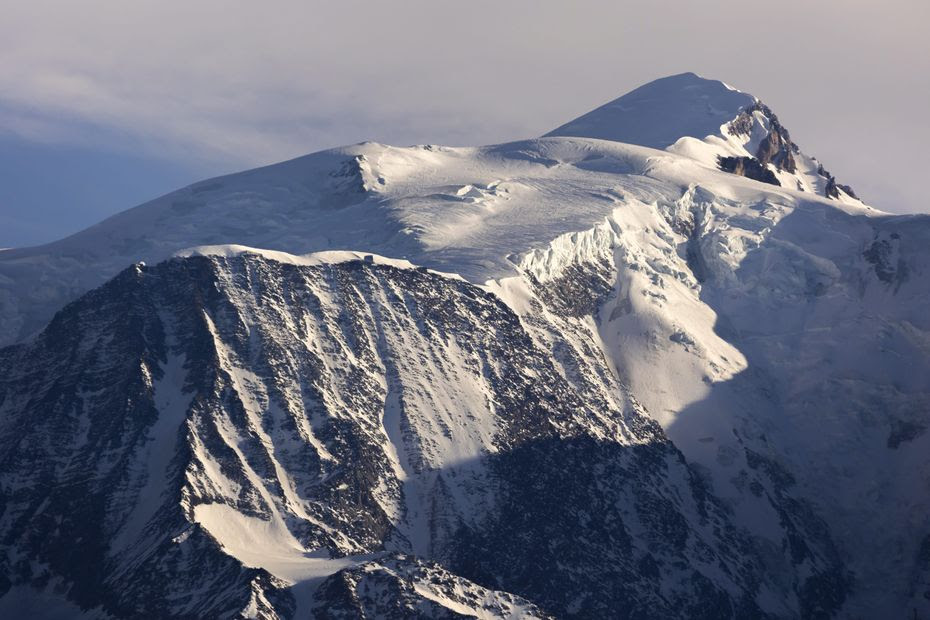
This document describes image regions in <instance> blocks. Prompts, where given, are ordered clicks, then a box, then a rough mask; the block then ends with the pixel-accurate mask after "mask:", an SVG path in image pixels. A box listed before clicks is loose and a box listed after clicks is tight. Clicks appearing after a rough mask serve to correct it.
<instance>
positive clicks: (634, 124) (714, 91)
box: [546, 73, 756, 149]
mask: <svg viewBox="0 0 930 620" xmlns="http://www.w3.org/2000/svg"><path fill="white" fill-rule="evenodd" d="M755 103H756V98H755V97H753V96H752V95H748V94H746V93H743V92H740V91H738V90H736V89H735V88H732V87H730V86H727V85H726V84H724V83H723V82H720V81H718V80H709V79H706V78H702V77H700V76H699V75H696V74H694V73H681V74H679V75H672V76H669V77H665V78H660V79H658V80H655V81H654V82H649V83H648V84H644V85H643V86H640V87H639V88H637V89H635V90H632V91H630V92H629V93H627V94H625V95H623V96H622V97H619V98H617V99H614V100H613V101H611V102H610V103H606V104H604V105H602V106H601V107H599V108H596V109H594V110H592V111H591V112H588V113H587V114H584V115H582V116H579V117H578V118H576V119H575V120H573V121H569V122H567V123H565V124H564V125H562V126H561V127H558V128H556V129H553V130H552V131H550V132H549V133H547V134H546V136H578V137H583V138H597V139H599V140H612V141H614V142H626V143H629V144H640V145H642V146H648V147H652V148H654V149H664V148H668V147H669V146H671V145H673V144H675V142H677V141H678V140H679V139H680V138H683V137H685V136H690V137H692V138H704V137H705V136H710V135H715V134H719V133H720V128H721V127H722V126H724V125H726V124H727V123H729V122H731V121H732V120H733V119H735V118H736V117H737V116H738V115H739V113H740V112H741V111H743V110H747V109H749V108H750V107H752V105H753V104H755Z"/></svg>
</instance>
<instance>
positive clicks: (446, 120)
mask: <svg viewBox="0 0 930 620" xmlns="http://www.w3.org/2000/svg"><path fill="white" fill-rule="evenodd" d="M7 4H8V6H5V7H4V17H3V19H2V20H0V247H3V246H22V245H31V244H37V243H41V242H45V241H51V240H53V239H56V238H59V237H61V236H63V235H66V234H69V233H72V232H75V231H77V230H79V229H81V228H83V227H86V226H89V225H91V224H93V223H95V222H96V221H99V220H100V219H102V218H103V217H106V216H107V215H110V214H112V213H115V212H117V211H120V210H123V209H125V208H129V207H131V206H134V205H135V204H138V203H140V202H142V201H145V200H147V199H150V198H154V197H156V196H158V195H160V194H162V193H165V192H168V191H170V190H172V189H175V188H177V187H179V186H181V185H184V184H187V183H189V182H192V181H194V180H197V179H200V178H203V177H206V176H211V175H215V174H220V173H226V172H232V171H235V170H240V169H245V168H249V167H254V166H258V165H262V164H267V163H272V162H274V161H279V160H283V159H288V158H291V157H295V156H297V155H300V154H304V153H308V152H312V151H315V150H319V149H323V148H327V147H331V146H338V145H341V144H349V143H353V142H359V141H362V140H376V141H380V142H387V143H393V144H416V143H437V144H455V145H462V144H485V143H494V142H502V141H506V140H511V139H518V138H524V137H530V136H535V135H540V134H542V133H545V132H546V131H548V130H550V129H552V128H554V127H556V126H558V125H561V124H562V123H564V122H566V121H568V120H570V119H572V118H574V117H576V116H578V115H580V114H582V113H584V112H586V111H588V110H590V109H592V108H594V107H597V106H598V105H600V104H602V103H604V102H605V101H608V100H610V99H613V98H615V97H617V96H619V95H621V94H623V93H624V92H627V91H629V90H631V89H633V88H635V87H636V86H638V85H640V84H642V83H644V82H648V81H650V80H652V79H655V78H657V77H661V76H665V75H670V74H674V73H680V72H683V71H695V72H697V73H700V74H702V75H705V76H706V77H712V78H716V79H721V80H724V81H725V82H727V83H729V84H732V85H733V86H735V87H737V88H740V89H741V90H744V91H747V92H750V93H753V94H755V95H757V96H759V97H761V98H762V99H763V100H764V101H766V103H768V104H769V105H770V106H771V107H772V108H773V109H774V110H775V111H776V112H777V113H778V114H779V117H780V118H781V120H782V122H783V123H784V124H785V125H786V126H787V127H788V128H789V129H790V130H791V132H792V137H793V138H794V139H795V141H796V142H798V143H799V144H800V145H801V147H802V148H803V149H804V150H805V151H806V152H808V153H811V154H813V155H815V156H817V157H818V158H819V159H820V160H821V161H823V162H824V164H825V165H826V166H827V168H828V169H830V170H831V172H833V173H834V174H836V175H837V177H838V178H839V179H840V181H841V182H845V183H849V184H851V185H852V186H853V187H854V188H855V189H856V190H857V191H858V192H859V193H860V194H861V195H863V196H864V197H865V198H866V199H867V200H868V201H869V202H871V203H872V204H874V205H875V206H877V207H879V208H882V209H885V210H889V211H897V212H914V211H928V210H930V206H928V205H927V202H926V199H925V194H926V191H925V189H924V179H923V177H924V176H925V172H924V169H925V167H926V155H925V153H926V144H928V143H930V120H928V117H927V116H926V114H924V112H923V111H924V110H927V109H930V79H927V76H928V75H930V43H928V38H927V37H926V36H925V33H924V32H923V29H924V27H925V24H926V23H928V21H930V4H928V3H920V2H913V1H912V0H888V1H886V2H883V3H874V2H865V1H862V0H824V1H823V2H817V3H811V2H801V1H799V0H782V1H781V2H779V3H777V4H774V5H773V4H770V3H769V4H764V3H763V4H752V3H746V2H731V1H729V0H727V1H723V0H706V1H704V2H700V3H697V2H683V1H672V0H655V1H652V2H648V3H647V2H622V3H617V2H607V1H603V2H594V1H590V0H579V1H578V2H573V3H556V2H545V1H529V0H512V1H510V2H506V3H500V2H489V1H486V0H476V1H475V2H472V3H469V4H468V5H460V4H457V3H447V2H435V1H433V0H430V1H425V0H409V1H399V2H393V3H372V2H362V1H360V0H345V1H342V2H338V3H333V2H314V1H309V2H308V1H303V2H297V1H292V0H280V1H278V2H276V3H274V5H267V4H263V3H249V2H240V1H238V0H200V1H199V2H197V3H181V2H178V1H176V0H162V1H160V2H155V1H153V0H138V1H136V2H132V3H125V2H117V1H116V0H87V1H86V2H81V3H61V2H56V1H54V0H30V2H21V3H7Z"/></svg>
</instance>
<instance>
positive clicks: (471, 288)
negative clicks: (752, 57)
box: [0, 74, 930, 618]
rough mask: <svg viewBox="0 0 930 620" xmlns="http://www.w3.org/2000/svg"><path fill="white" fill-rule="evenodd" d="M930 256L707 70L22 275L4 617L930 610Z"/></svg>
mask: <svg viewBox="0 0 930 620" xmlns="http://www.w3.org/2000/svg"><path fill="white" fill-rule="evenodd" d="M818 171H819V172H818ZM928 248H930V217H927V216H891V215H888V214H885V213H882V212H880V211H877V210H875V209H872V208H871V207H868V206H866V205H863V204H862V203H861V202H859V201H858V200H857V199H856V198H855V197H854V194H853V193H852V191H851V190H849V189H844V186H840V185H839V184H837V183H836V182H835V180H834V179H833V178H832V177H830V176H829V175H828V174H827V173H825V172H823V169H822V167H821V166H819V165H818V164H817V162H816V160H813V159H812V158H810V157H808V156H806V155H804V154H803V153H802V152H801V151H800V149H799V148H798V147H797V146H796V145H795V144H794V142H792V141H791V138H790V137H789V134H788V131H787V130H786V129H785V128H784V127H783V126H782V125H781V124H780V122H779V121H778V119H777V117H776V116H775V114H774V113H772V111H771V110H770V109H769V108H768V107H767V106H765V104H764V103H762V102H761V101H759V100H758V99H756V98H755V97H752V96H751V95H747V94H744V93H740V92H739V91H736V90H734V89H732V88H730V87H728V86H726V85H725V84H723V83H721V82H716V81H712V80H705V79H703V78H699V77H697V76H695V75H693V74H684V75H680V76H673V77H671V78H665V79H662V80H658V81H656V82H653V83H652V84H648V85H646V86H643V87H641V88H640V89H637V90H636V91H633V92H632V93H630V94H628V95H625V96H624V97H621V98H620V99H618V100H616V101H614V102H612V103H610V104H607V105H606V106H603V107H602V108H598V109H597V110H595V111H593V112H591V113H589V114H587V115H585V116H582V117H580V118H579V119H577V120H575V121H572V122H570V123H568V124H566V125H563V126H562V127H560V128H559V129H557V130H555V131H553V132H552V133H551V134H549V136H547V137H544V138H540V139H537V140H529V141H524V142H517V143H510V144H504V145H496V146H489V147H480V148H447V147H437V146H415V147H407V148H398V147H390V146H385V145H380V144H372V143H365V144H360V145H356V146H352V147H344V148H341V149H334V150H330V151H324V152H321V153H316V154H313V155H308V156H306V157H302V158H299V159H296V160H292V161H289V162H284V163H281V164H276V165H274V166H269V167H267V168H262V169H257V170H252V171H248V172H243V173H239V174H235V175H230V176H227V177H221V178H218V179H213V180H210V181H205V182H203V183H199V184H195V185H193V186H191V187H188V188H185V189H183V190H180V191H178V192H175V193H173V194H169V195H167V196H165V197H162V198H160V199H158V200H155V201H153V202H151V203H147V204H145V205H142V206H139V207H136V208H135V209H131V210H129V211H126V212H124V213H122V214H119V215H117V216H114V217H112V218H110V219H108V220H106V221H104V222H101V223H100V224H98V225H96V226H94V227H92V228H89V229H87V230H85V231H83V232H81V233H78V234H77V235H74V236H72V237H69V238H67V239H63V240H61V241H58V242H56V243H53V244H49V245H46V246H41V247H37V248H23V249H14V250H6V251H3V252H0V335H2V337H3V339H4V341H5V342H6V343H8V344H10V346H8V347H7V348H4V349H0V540H2V541H3V542H2V548H0V550H2V555H0V570H2V572H0V592H6V593H5V595H3V596H2V597H0V612H3V613H7V614H10V613H13V612H15V611H21V610H22V609H30V610H32V612H37V610H45V612H46V613H52V612H55V613H59V615H60V616H61V617H70V616H74V615H78V614H79V613H83V614H84V615H86V616H87V617H108V616H109V617H136V616H140V615H141V616H155V617H168V616H175V617H230V616H232V617H235V616H245V617H265V618H273V617H280V618H289V617H307V616H308V615H309V614H312V615H314V616H316V617H321V618H326V617H391V616H404V617H459V616H461V615H465V616H477V617H528V618H529V617H548V616H555V617H631V618H643V617H654V618H672V617H705V618H721V617H733V618H746V617H779V618H794V617H807V618H814V617H818V618H819V617H896V616H904V615H909V614H912V613H914V611H915V610H916V612H917V613H918V614H924V615H927V614H930V599H928V598H927V597H928V595H930V590H928V587H930V586H928V585H927V584H928V583H930V510H928V509H930V505H928V504H930V488H928V483H930V456H928V455H930V450H928V448H930V446H928V442H930V439H928V434H927V433H926V432H925V431H926V429H927V426H928V425H930V418H928V411H930V318H928V317H930V315H928V314H927V312H926V310H925V308H926V307H927V303H928V301H930V283H928V279H927V274H928V273H930V250H928ZM69 302H70V303H69ZM66 304H67V305H66ZM53 315H54V319H52V320H51V322H50V323H48V321H49V319H51V318H52V316H53ZM46 324H47V325H46ZM49 610H51V611H49ZM82 610H83V611H82Z"/></svg>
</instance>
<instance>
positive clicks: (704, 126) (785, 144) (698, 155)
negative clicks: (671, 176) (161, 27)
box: [546, 73, 858, 202]
mask: <svg viewBox="0 0 930 620" xmlns="http://www.w3.org/2000/svg"><path fill="white" fill-rule="evenodd" d="M546 136H577V137H584V138H597V139H599V140H612V141H614V142H625V143H628V144H640V145H642V146H648V147H651V148H656V149H665V150H668V151H671V152H674V153H678V154H680V155H684V156H687V157H691V158H693V159H697V160H699V161H702V162H704V163H705V164H707V165H710V166H716V167H718V168H720V169H721V170H724V171H726V172H731V173H734V174H739V175H741V176H746V177H750V178H753V179H755V180H757V181H762V182H765V183H770V184H773V185H782V186H785V187H791V188H793V189H798V190H800V191H807V192H813V193H816V194H818V195H821V196H826V197H828V198H834V199H838V200H843V201H846V202H850V201H858V197H857V196H856V194H855V192H854V191H853V190H852V188H850V187H849V186H848V185H840V184H838V183H837V182H836V179H835V178H834V177H833V175H831V174H830V173H829V172H827V171H826V170H825V169H824V167H823V165H821V164H820V162H818V161H817V160H816V159H815V158H813V157H809V156H807V155H805V154H804V153H802V152H801V149H800V148H799V147H798V146H797V145H796V144H795V143H794V142H792V140H791V136H790V135H789V133H788V130H787V129H786V128H785V127H784V126H782V124H781V123H780V122H779V120H778V117H777V116H776V115H775V113H774V112H772V110H771V109H770V108H769V107H768V106H766V105H765V104H764V103H762V101H761V100H759V99H758V98H756V97H754V96H752V95H750V94H747V93H743V92H740V91H738V90H736V89H735V88H733V87H731V86H728V85H727V84H725V83H723V82H721V81H719V80H710V79H707V78H703V77H700V76H699V75H696V74H694V73H681V74H679V75H673V76H670V77H665V78H661V79H658V80H655V81H654V82H650V83H648V84H645V85H643V86H640V87H639V88H637V89H636V90H633V91H631V92H629V93H627V94H625V95H623V96H622V97H620V98H618V99H614V100H613V101H611V102H610V103H607V104H604V105H603V106H601V107H599V108H597V109H595V110H592V111H591V112H588V113H587V114H584V115H582V116H579V117H578V118H576V119H575V120H573V121H570V122H568V123H566V124H564V125H562V126H561V127H558V128H556V129H554V130H552V131H551V132H549V133H547V134H546Z"/></svg>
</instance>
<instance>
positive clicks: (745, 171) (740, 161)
mask: <svg viewBox="0 0 930 620" xmlns="http://www.w3.org/2000/svg"><path fill="white" fill-rule="evenodd" d="M717 161H718V162H719V165H720V169H721V170H723V171H724V172H730V173H732V174H738V175H739V176H741V177H746V178H747V179H752V180H754V181H761V182H762V183H768V184H769V185H779V186H780V185H781V182H780V181H779V180H778V177H777V176H775V173H774V172H772V171H771V170H769V169H768V168H767V167H766V166H765V164H763V163H761V162H760V161H759V160H758V159H756V158H755V157H721V158H720V159H718V160H717Z"/></svg>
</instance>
